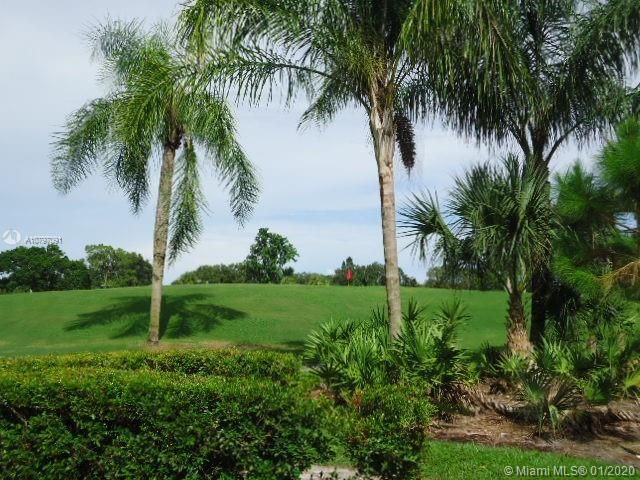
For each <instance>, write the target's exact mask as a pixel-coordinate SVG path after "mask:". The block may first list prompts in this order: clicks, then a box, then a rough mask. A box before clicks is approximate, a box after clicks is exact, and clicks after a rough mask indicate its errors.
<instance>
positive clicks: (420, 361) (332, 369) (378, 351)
mask: <svg viewBox="0 0 640 480" xmlns="http://www.w3.org/2000/svg"><path fill="white" fill-rule="evenodd" d="M465 319H466V315H465V313H464V309H463V308H462V305H461V304H460V303H459V302H458V301H454V302H452V303H450V304H444V305H442V306H441V307H440V309H439V311H438V312H437V313H436V314H435V315H434V316H433V317H432V318H431V319H427V318H425V315H424V311H423V310H422V309H421V308H419V307H418V306H417V305H416V303H415V302H413V301H412V302H410V303H409V308H408V309H407V312H406V313H405V314H404V315H403V327H402V331H401V333H400V335H399V337H398V338H397V339H396V341H395V342H391V339H390V336H389V321H388V320H387V317H386V314H385V313H384V312H383V311H380V310H377V311H374V313H373V314H372V315H371V317H370V318H368V319H365V320H363V321H347V322H335V321H333V322H329V323H326V324H324V325H322V326H321V328H320V330H319V331H317V332H313V333H312V334H311V335H310V336H309V340H308V342H307V347H306V352H305V355H306V359H307V361H308V362H309V364H310V366H311V369H312V371H313V372H314V373H315V374H316V375H317V376H318V377H319V378H320V379H321V380H322V381H323V382H324V383H325V385H327V386H328V387H329V388H330V389H331V390H333V391H334V392H335V393H340V392H342V391H347V392H353V391H355V390H356V389H362V388H366V387H370V386H376V385H387V384H394V383H398V382H400V383H402V382H405V381H407V380H408V381H409V382H415V381H418V382H419V383H420V384H422V385H425V386H426V387H427V388H428V390H430V391H431V393H433V394H434V395H436V396H437V395H439V394H440V393H442V392H443V391H446V390H448V389H449V388H450V387H451V386H452V385H454V384H456V383H459V382H461V381H463V380H464V379H465V377H466V370H467V366H466V356H465V355H464V352H463V351H462V350H461V349H460V348H458V347H457V345H456V331H457V328H458V326H459V324H460V323H461V322H462V321H464V320H465Z"/></svg>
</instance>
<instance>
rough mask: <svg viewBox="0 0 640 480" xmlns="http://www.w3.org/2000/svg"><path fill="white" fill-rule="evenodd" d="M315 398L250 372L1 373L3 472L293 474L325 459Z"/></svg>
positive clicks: (20, 475)
mask: <svg viewBox="0 0 640 480" xmlns="http://www.w3.org/2000/svg"><path fill="white" fill-rule="evenodd" d="M322 418H323V415H322V410H320V408H319V406H318V404H317V403H315V402H313V401H311V400H309V399H307V398H306V397H305V395H304V393H303V392H301V391H299V390H297V389H296V388H291V387H289V388H285V387H283V386H282V385H278V384H276V383H273V382H269V381H261V380H256V379H251V378H246V377H245V378H241V379H230V378H222V377H204V376H187V375H183V374H178V373H167V372H154V371H151V370H148V371H146V370H139V371H135V372H132V371H118V370H110V369H104V368H58V367H54V368H50V369H47V370H45V371H37V370H31V371H26V370H24V369H23V370H14V369H11V368H7V367H6V366H5V368H3V369H2V371H0V478H3V479H20V480H23V479H40V478H46V479H48V480H55V479H64V480H73V479H85V478H100V479H112V478H131V479H137V478H148V479H180V478H182V479H200V478H216V479H229V480H230V479H236V478H238V479H239V478H250V479H265V480H266V479H269V480H273V479H276V478H277V479H295V478H299V475H300V473H301V471H303V470H304V469H305V468H307V467H308V466H309V465H310V464H311V463H312V462H315V461H318V460H322V459H324V458H326V454H328V452H327V447H326V445H327V444H328V443H327V441H326V436H325V434H324V433H323V429H322V425H323V420H322Z"/></svg>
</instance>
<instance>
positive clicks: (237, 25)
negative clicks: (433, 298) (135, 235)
mask: <svg viewBox="0 0 640 480" xmlns="http://www.w3.org/2000/svg"><path fill="white" fill-rule="evenodd" d="M458 3H460V2H447V5H449V8H454V6H455V9H456V12H457V13H458V14H459V15H460V16H461V18H464V19H466V24H467V25H471V24H472V23H473V24H474V25H480V24H482V25H485V24H487V25H488V24H491V23H492V21H493V18H488V17H487V16H482V15H480V16H478V15H475V13H476V11H477V10H483V9H485V8H488V7H487V6H491V7H495V6H496V5H499V4H500V2H499V1H497V0H482V1H480V0H469V2H468V3H469V5H471V6H473V8H468V9H461V8H458V7H457V5H458ZM421 7H422V2H421V1H420V0H394V1H388V0H355V1H354V0H305V1H300V0H192V1H191V2H190V3H189V4H188V5H187V7H186V8H185V10H184V11H183V13H182V17H181V18H182V25H183V33H184V36H185V38H186V39H187V40H188V42H189V43H190V44H191V45H192V46H193V47H195V48H196V50H197V51H198V53H199V54H200V55H202V54H204V52H207V54H208V57H207V60H206V61H207V64H208V66H207V67H206V69H207V71H208V72H209V75H210V78H211V79H213V80H214V83H218V82H220V81H223V82H226V85H227V87H231V86H233V87H235V88H237V93H238V95H239V97H240V98H243V99H248V100H249V101H251V102H258V101H259V100H260V99H264V98H265V97H266V98H267V99H270V98H271V97H272V95H273V93H274V88H275V85H276V84H280V85H281V91H283V92H284V100H285V101H286V102H289V101H292V100H293V98H294V96H295V94H296V93H297V92H299V91H302V92H304V93H306V94H307V96H308V98H309V101H310V105H309V107H308V108H307V110H306V111H305V113H304V114H303V116H302V122H310V121H312V122H317V123H326V122H330V121H331V120H332V119H333V118H334V116H335V115H336V114H337V113H338V112H339V111H340V110H342V109H344V108H346V107H348V106H355V107H356V108H359V109H361V110H362V111H363V112H364V113H366V116H367V120H368V124H369V129H370V133H371V139H372V142H373V150H374V154H375V160H376V167H377V173H378V182H379V189H380V205H381V222H382V234H383V235H382V236H383V248H384V259H385V272H386V273H385V275H386V291H387V304H388V309H389V320H390V331H391V333H392V338H393V337H395V336H396V335H397V334H398V333H399V331H400V325H401V316H402V315H401V302H400V277H399V271H398V254H397V239H396V208H395V193H394V175H395V174H394V155H395V149H396V145H397V147H398V150H399V152H400V156H401V159H402V163H403V164H404V166H405V167H406V168H408V169H410V168H411V167H412V166H413V165H414V163H415V144H414V132H413V123H412V122H413V120H414V119H415V117H416V116H417V115H418V114H419V113H420V112H430V113H433V111H434V109H433V108H431V106H432V105H433V104H434V102H433V99H432V98H431V96H432V87H433V85H431V84H432V82H434V81H435V79H436V78H438V77H440V76H442V77H446V76H447V71H448V70H450V69H451V65H450V64H449V63H448V62H446V61H444V60H441V59H442V58H444V56H440V55H437V54H436V53H437V52H440V53H443V52H445V51H446V50H444V49H443V48H444V45H443V44H442V42H439V41H438V38H439V35H441V34H442V33H443V31H444V30H443V28H446V25H444V26H442V27H441V26H440V24H439V23H438V18H439V16H440V15H439V13H438V12H437V11H436V10H437V9H435V10H434V11H433V12H432V13H433V15H432V16H431V17H430V19H432V20H433V22H432V23H431V24H430V25H431V26H430V28H428V29H426V31H425V32H422V31H420V32H418V29H417V27H418V23H416V19H418V18H421V15H422V13H423V12H422V9H421ZM497 10H499V9H497ZM472 18H473V22H472V20H471V19H472ZM460 21H462V20H460ZM483 22H484V23H483ZM483 31H487V32H488V33H487V35H486V36H487V38H491V39H494V36H495V31H494V30H493V29H491V28H486V29H485V30H483ZM410 32H418V33H419V34H420V35H423V37H424V38H428V39H429V40H433V43H432V48H431V50H430V51H431V52H432V53H433V55H431V56H430V57H429V58H430V59H431V60H433V64H432V65H427V64H426V63H425V61H424V58H418V57H417V56H414V55H411V54H410V53H411V50H412V47H411V45H409V42H407V39H411V37H412V35H411V34H410ZM494 40H495V39H494ZM485 44H488V45H493V42H492V41H489V40H487V42H486V43H485ZM441 47H442V48H441ZM475 51H476V50H474V49H469V52H475ZM479 51H480V50H479ZM428 67H429V68H428Z"/></svg>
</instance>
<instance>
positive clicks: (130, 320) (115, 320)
mask: <svg viewBox="0 0 640 480" xmlns="http://www.w3.org/2000/svg"><path fill="white" fill-rule="evenodd" d="M205 298H211V297H210V296H207V295H202V294H191V295H180V296H172V295H165V296H164V297H163V299H162V310H161V312H162V313H161V316H160V336H161V337H166V338H184V337H189V336H192V335H195V334H197V333H203V332H204V333H206V332H209V331H211V330H212V329H213V328H214V327H215V326H216V325H218V324H220V322H222V321H223V320H236V319H239V318H243V317H246V315H247V314H246V313H245V312H241V311H239V310H235V309H233V308H227V307H222V306H219V305H212V304H210V303H198V302H201V301H202V300H204V299H205ZM149 302H150V299H149V298H148V297H123V298H121V299H119V300H118V302H117V303H115V304H113V305H110V306H108V307H106V308H103V309H101V310H96V311H95V312H89V313H83V314H80V315H78V318H76V319H75V320H72V321H71V322H69V323H68V324H67V325H66V326H65V330H67V331H73V330H85V329H88V328H92V327H97V326H103V325H117V326H118V327H119V328H118V329H117V330H116V332H115V333H114V334H113V335H111V338H112V339H119V338H126V337H133V336H139V335H143V334H145V333H146V332H147V331H148V329H149V308H150V303H149Z"/></svg>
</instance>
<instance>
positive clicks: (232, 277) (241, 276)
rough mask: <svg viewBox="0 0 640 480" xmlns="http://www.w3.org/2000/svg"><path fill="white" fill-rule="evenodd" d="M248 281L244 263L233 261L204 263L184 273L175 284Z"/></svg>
mask: <svg viewBox="0 0 640 480" xmlns="http://www.w3.org/2000/svg"><path fill="white" fill-rule="evenodd" d="M246 281H247V276H246V271H245V268H244V264H242V263H231V264H229V265H222V264H220V265H202V266H200V267H198V268H196V269H195V270H193V271H191V272H186V273H183V274H182V275H180V277H179V278H178V279H177V280H175V281H174V282H173V284H174V285H193V284H200V283H246Z"/></svg>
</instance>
